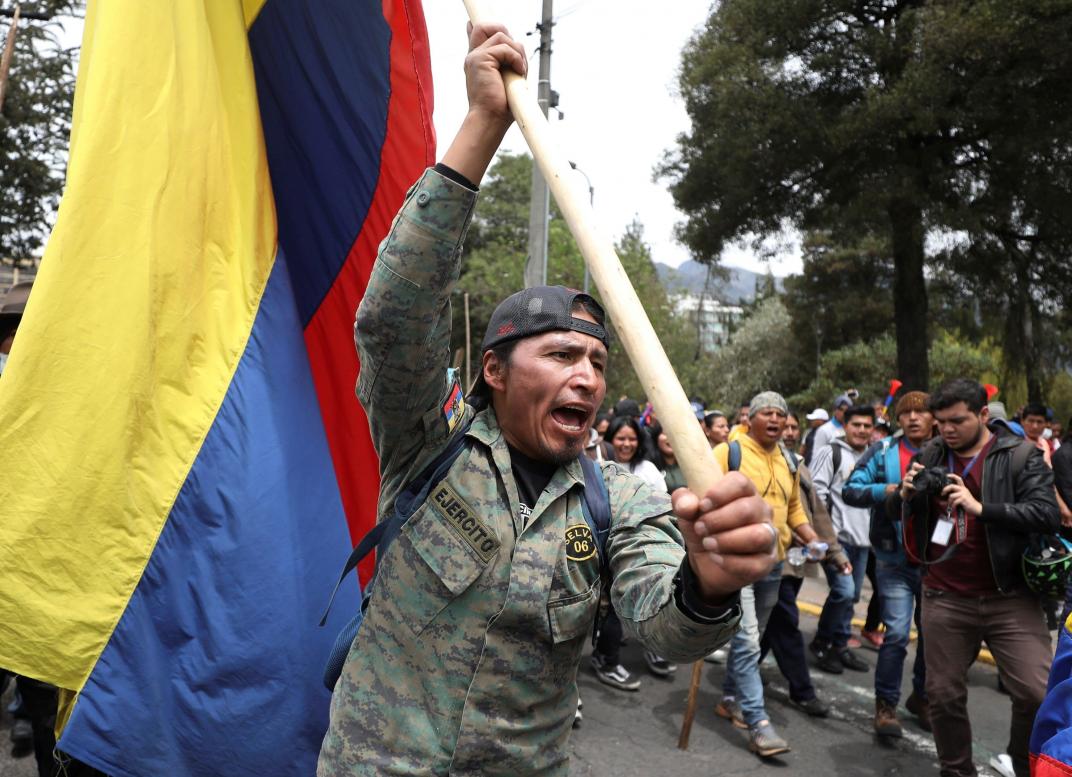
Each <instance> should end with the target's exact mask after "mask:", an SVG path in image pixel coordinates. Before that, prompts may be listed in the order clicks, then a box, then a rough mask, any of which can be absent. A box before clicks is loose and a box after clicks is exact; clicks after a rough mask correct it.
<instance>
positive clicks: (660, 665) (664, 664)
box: [644, 650, 677, 677]
mask: <svg viewBox="0 0 1072 777" xmlns="http://www.w3.org/2000/svg"><path fill="white" fill-rule="evenodd" d="M644 663H646V664H647V665H648V671H649V672H651V673H652V674H653V675H655V676H656V677H669V676H670V675H672V674H673V673H674V672H676V671H677V664H671V663H670V662H669V661H667V660H666V659H665V658H663V657H662V656H660V655H659V654H658V653H653V652H652V651H650V650H645V651H644Z"/></svg>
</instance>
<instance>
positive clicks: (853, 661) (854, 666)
mask: <svg viewBox="0 0 1072 777" xmlns="http://www.w3.org/2000/svg"><path fill="white" fill-rule="evenodd" d="M838 658H839V659H840V660H841V665H842V666H844V667H845V668H846V669H851V670H852V671H854V672H869V671H871V664H869V663H867V662H866V661H864V660H863V659H862V658H860V657H859V656H858V655H856V654H855V653H854V652H852V651H851V650H849V649H848V648H842V649H841V651H840V652H839V653H838Z"/></svg>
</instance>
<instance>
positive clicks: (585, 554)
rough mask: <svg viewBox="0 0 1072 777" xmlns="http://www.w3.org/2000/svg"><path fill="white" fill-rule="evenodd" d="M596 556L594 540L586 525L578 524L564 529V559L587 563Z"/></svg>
mask: <svg viewBox="0 0 1072 777" xmlns="http://www.w3.org/2000/svg"><path fill="white" fill-rule="evenodd" d="M594 555H596V540H595V537H593V536H592V530H591V529H590V528H588V524H586V523H580V524H577V525H576V526H570V527H567V529H566V558H568V559H569V560H570V561H587V560H588V559H590V558H592V557H593V556H594Z"/></svg>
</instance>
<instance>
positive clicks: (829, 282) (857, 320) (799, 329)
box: [785, 232, 893, 374]
mask: <svg viewBox="0 0 1072 777" xmlns="http://www.w3.org/2000/svg"><path fill="white" fill-rule="evenodd" d="M803 248H804V263H803V269H802V272H801V273H800V274H799V275H790V276H789V277H788V278H786V279H785V306H786V308H787V309H788V310H789V315H790V317H791V319H792V322H793V327H792V336H793V338H794V340H795V342H796V343H797V346H798V347H797V354H798V355H799V358H800V359H801V360H802V361H804V362H805V363H807V365H808V368H809V371H810V372H811V373H812V374H814V373H815V370H816V369H817V368H818V365H819V360H820V359H821V358H822V354H823V353H824V352H826V351H833V350H837V349H838V348H841V347H843V346H846V345H849V344H850V343H853V342H857V341H859V340H871V339H873V338H876V337H878V336H880V335H881V334H883V333H884V332H888V331H889V330H890V329H891V328H892V326H893V303H892V299H893V262H892V261H891V259H890V255H889V251H888V248H887V245H886V243H885V242H884V241H883V240H882V239H880V238H877V237H866V238H864V239H862V240H860V241H858V242H857V243H856V244H854V245H842V244H839V243H838V242H836V241H835V240H834V239H833V238H832V237H831V236H830V234H829V233H826V232H810V233H808V234H807V235H806V236H805V238H804V245H803Z"/></svg>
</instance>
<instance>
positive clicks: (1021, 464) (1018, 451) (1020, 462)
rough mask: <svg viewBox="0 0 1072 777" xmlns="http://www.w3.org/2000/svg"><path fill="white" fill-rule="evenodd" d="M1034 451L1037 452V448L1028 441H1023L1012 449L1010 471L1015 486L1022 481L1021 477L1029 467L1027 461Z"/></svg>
mask: <svg viewBox="0 0 1072 777" xmlns="http://www.w3.org/2000/svg"><path fill="white" fill-rule="evenodd" d="M1033 450H1036V448H1035V446H1034V445H1032V444H1031V443H1029V442H1028V441H1027V440H1024V441H1022V442H1021V443H1020V444H1019V445H1017V446H1016V447H1015V448H1013V449H1012V467H1011V468H1010V469H1011V474H1012V480H1013V483H1014V484H1015V483H1016V481H1017V480H1019V479H1020V475H1021V474H1022V473H1023V471H1024V468H1025V467H1027V460H1028V458H1029V457H1030V456H1031V451H1033Z"/></svg>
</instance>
